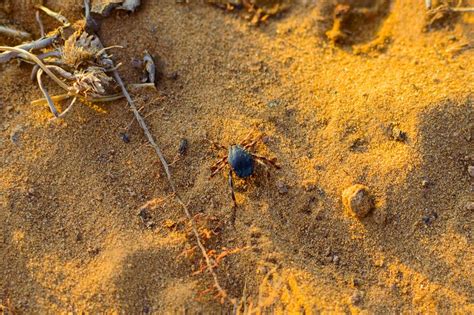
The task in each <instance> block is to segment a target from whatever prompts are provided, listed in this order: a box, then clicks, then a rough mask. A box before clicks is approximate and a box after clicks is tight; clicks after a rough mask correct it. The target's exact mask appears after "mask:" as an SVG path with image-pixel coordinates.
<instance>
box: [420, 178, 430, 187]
mask: <svg viewBox="0 0 474 315" xmlns="http://www.w3.org/2000/svg"><path fill="white" fill-rule="evenodd" d="M429 185H430V182H429V181H427V180H426V179H424V180H422V181H421V186H423V187H424V188H427V187H428V186H429Z"/></svg>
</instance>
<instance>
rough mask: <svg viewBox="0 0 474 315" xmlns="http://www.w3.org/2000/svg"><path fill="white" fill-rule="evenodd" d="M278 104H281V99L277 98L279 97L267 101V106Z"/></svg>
mask: <svg viewBox="0 0 474 315" xmlns="http://www.w3.org/2000/svg"><path fill="white" fill-rule="evenodd" d="M279 105H281V100H279V99H274V100H271V101H269V102H268V103H267V106H268V107H270V108H272V107H277V106H279Z"/></svg>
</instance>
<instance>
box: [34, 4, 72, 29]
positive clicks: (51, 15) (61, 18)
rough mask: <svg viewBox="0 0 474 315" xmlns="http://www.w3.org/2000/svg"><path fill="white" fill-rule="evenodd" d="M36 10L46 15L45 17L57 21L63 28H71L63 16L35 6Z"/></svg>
mask: <svg viewBox="0 0 474 315" xmlns="http://www.w3.org/2000/svg"><path fill="white" fill-rule="evenodd" d="M35 7H36V8H37V9H40V10H41V11H43V12H44V13H46V14H47V15H49V16H50V17H52V18H54V19H56V20H58V21H59V22H60V23H62V24H63V26H64V27H69V26H71V23H69V20H68V19H66V18H65V17H64V16H63V15H61V14H60V13H57V12H54V11H53V10H51V9H49V8H47V7H45V6H42V5H37V6H35Z"/></svg>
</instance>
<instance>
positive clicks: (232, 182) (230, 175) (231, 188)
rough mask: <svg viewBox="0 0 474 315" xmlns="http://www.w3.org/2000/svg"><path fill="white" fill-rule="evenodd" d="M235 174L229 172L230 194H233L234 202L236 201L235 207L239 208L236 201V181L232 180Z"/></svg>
mask: <svg viewBox="0 0 474 315" xmlns="http://www.w3.org/2000/svg"><path fill="white" fill-rule="evenodd" d="M232 175H233V172H232V170H231V169H230V170H229V186H230V192H231V194H232V200H233V201H234V207H235V208H237V201H236V200H235V193H234V181H233V179H232Z"/></svg>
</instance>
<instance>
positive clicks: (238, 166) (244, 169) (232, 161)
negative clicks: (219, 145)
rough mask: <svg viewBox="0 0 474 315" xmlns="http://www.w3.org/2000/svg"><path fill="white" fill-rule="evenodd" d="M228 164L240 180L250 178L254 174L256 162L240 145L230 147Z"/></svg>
mask: <svg viewBox="0 0 474 315" xmlns="http://www.w3.org/2000/svg"><path fill="white" fill-rule="evenodd" d="M227 162H228V163H229V165H230V167H231V168H232V170H233V171H234V172H235V174H236V175H237V176H238V177H240V178H245V177H249V176H250V175H252V174H253V163H254V162H253V158H252V155H251V154H250V153H249V152H247V151H246V150H245V149H244V148H242V147H241V146H240V145H238V144H237V145H231V146H230V147H229V153H228V154H227Z"/></svg>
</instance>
